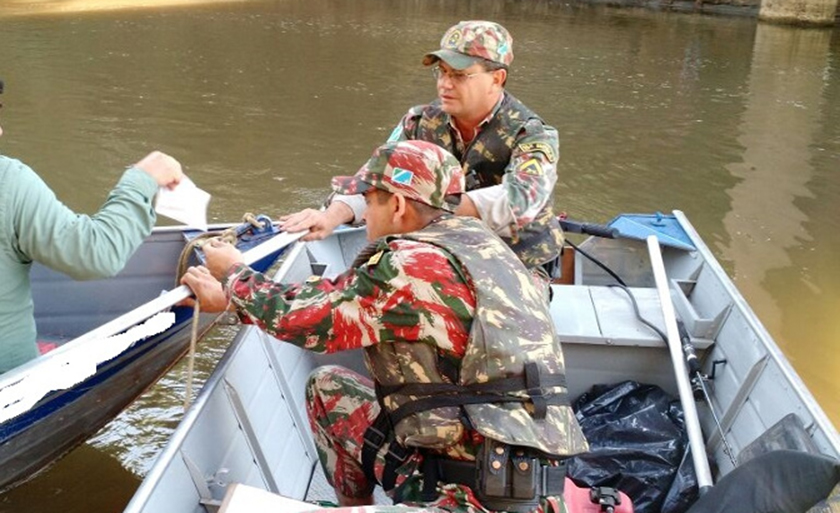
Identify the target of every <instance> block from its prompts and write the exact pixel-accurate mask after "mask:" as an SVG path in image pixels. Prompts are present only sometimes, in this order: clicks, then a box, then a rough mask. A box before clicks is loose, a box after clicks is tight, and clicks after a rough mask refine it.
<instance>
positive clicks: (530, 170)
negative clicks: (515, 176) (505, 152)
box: [520, 159, 543, 176]
mask: <svg viewBox="0 0 840 513" xmlns="http://www.w3.org/2000/svg"><path fill="white" fill-rule="evenodd" d="M520 169H521V170H522V172H523V173H527V174H529V175H533V176H540V175H542V174H543V169H542V166H541V165H540V161H539V160H537V159H531V160H529V161H528V162H525V163H524V164H522V167H521V168H520Z"/></svg>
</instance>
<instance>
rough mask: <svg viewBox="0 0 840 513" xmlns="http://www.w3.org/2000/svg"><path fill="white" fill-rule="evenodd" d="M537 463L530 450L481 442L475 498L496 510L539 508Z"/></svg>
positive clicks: (524, 510) (538, 470)
mask: <svg viewBox="0 0 840 513" xmlns="http://www.w3.org/2000/svg"><path fill="white" fill-rule="evenodd" d="M539 472H540V462H539V460H538V459H537V458H535V457H533V456H532V455H531V453H530V451H529V450H528V449H526V448H522V447H513V446H509V445H507V444H504V443H501V442H496V441H494V440H489V439H487V440H485V441H484V444H483V445H482V447H481V451H480V452H479V454H478V476H477V481H478V482H477V483H476V487H475V490H476V492H477V493H476V495H477V497H478V500H479V501H480V502H481V504H482V505H483V506H484V507H485V508H488V509H491V510H496V511H512V512H519V511H521V512H527V511H533V510H534V509H536V508H537V506H538V505H539V500H540V497H539V493H540V491H539V484H538V483H539V475H540V473H539Z"/></svg>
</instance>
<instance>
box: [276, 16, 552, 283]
mask: <svg viewBox="0 0 840 513" xmlns="http://www.w3.org/2000/svg"><path fill="white" fill-rule="evenodd" d="M512 61H513V38H512V37H511V35H510V33H509V32H508V31H507V30H506V29H505V28H504V27H502V26H501V25H499V24H497V23H494V22H490V21H462V22H460V23H458V24H457V25H455V26H453V27H451V28H450V29H449V30H447V31H446V33H445V34H444V35H443V39H441V43H440V49H439V50H436V51H434V52H430V53H428V54H426V55H425V57H424V58H423V64H424V65H425V66H430V67H431V69H432V73H433V75H434V77H435V79H436V82H437V93H438V98H437V99H436V100H435V101H433V102H432V103H430V104H428V105H419V106H416V107H412V108H411V109H410V110H409V111H408V113H407V114H406V115H405V116H404V117H403V119H402V120H401V121H400V124H399V125H397V127H396V128H395V129H394V131H393V133H392V134H391V136H390V138H389V139H388V140H389V142H392V141H401V140H423V141H429V142H433V143H435V144H437V145H439V146H441V147H443V148H445V149H446V150H448V151H449V152H450V153H452V154H453V155H455V157H456V158H457V159H458V160H459V161H460V163H461V165H462V166H464V167H465V174H466V176H467V191H468V192H467V193H466V194H464V195H463V196H462V199H461V204H460V205H459V206H458V208H457V210H456V212H455V213H456V214H457V215H465V216H472V217H477V218H479V219H481V220H482V221H483V222H484V224H485V225H487V226H488V227H489V228H490V229H491V230H493V231H494V232H495V233H496V234H498V235H499V236H500V237H502V239H503V240H504V241H505V242H506V243H507V244H508V245H509V246H510V247H511V249H513V251H514V252H515V253H516V254H517V256H518V257H519V258H520V259H521V260H522V261H523V262H524V263H525V265H526V266H527V267H529V268H530V269H531V270H532V271H537V272H539V273H541V274H545V272H548V274H549V275H550V274H551V273H552V271H553V268H554V266H555V265H556V263H557V258H558V257H559V255H560V250H561V248H562V247H563V233H562V230H561V228H560V225H559V223H558V221H557V219H556V217H555V215H554V213H553V211H552V208H551V199H552V191H553V190H554V185H555V183H556V182H557V165H556V163H557V157H558V138H557V130H555V129H554V128H552V127H551V126H548V125H547V124H545V122H544V121H543V120H542V119H541V118H540V117H539V116H537V114H535V113H534V112H533V111H531V110H530V109H529V108H528V107H526V106H525V105H523V104H522V103H521V102H520V101H519V100H517V99H516V98H514V97H513V95H511V94H510V93H508V92H507V91H506V90H505V84H506V82H507V77H508V68H509V66H510V64H511V62H512ZM363 211H364V200H363V198H362V197H361V196H341V195H339V196H335V197H333V198H332V201H331V203H330V205H329V206H328V208H327V209H326V210H323V211H320V210H314V209H306V210H303V211H300V212H297V213H294V214H291V215H287V216H284V217H282V218H281V222H283V225H284V228H285V229H286V230H288V231H292V232H294V231H301V230H309V231H310V232H311V233H309V234H307V235H306V236H305V237H304V240H315V239H321V238H323V237H326V236H327V235H329V234H330V233H331V232H332V231H333V229H335V227H337V226H338V225H340V224H342V223H350V222H354V221H355V222H361V219H362V212H363Z"/></svg>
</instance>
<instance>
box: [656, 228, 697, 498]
mask: <svg viewBox="0 0 840 513" xmlns="http://www.w3.org/2000/svg"><path fill="white" fill-rule="evenodd" d="M647 245H648V251H649V252H650V263H651V267H653V278H654V280H655V281H656V290H657V291H658V292H659V302H660V303H661V304H662V315H663V317H664V318H665V328H666V333H667V335H668V337H667V338H668V349H669V351H670V353H671V363H673V364H674V373H675V376H676V379H677V390H678V391H679V394H680V404H682V407H683V411H684V413H685V429H686V431H688V443H689V446H690V447H691V459H692V461H693V463H694V472H695V473H696V474H697V485H698V487H699V488H700V494H701V495H702V494H703V493H705V492H706V491H708V489H709V488H711V487H712V484H713V483H712V473H711V471H710V470H709V460H707V459H706V445H705V443H704V442H703V431H702V430H701V429H700V421H699V419H698V418H697V405H696V404H694V395H693V394H692V392H691V383H689V381H688V371H687V369H686V367H685V361H684V360H683V355H682V346H681V345H680V335H679V330H678V329H677V317H676V314H675V313H674V304H673V303H672V302H671V293H670V291H669V290H668V277H667V276H666V274H665V263H664V262H663V260H662V251H661V250H660V248H659V239H657V238H656V235H651V236H649V237H648V238H647Z"/></svg>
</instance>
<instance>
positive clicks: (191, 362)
mask: <svg viewBox="0 0 840 513" xmlns="http://www.w3.org/2000/svg"><path fill="white" fill-rule="evenodd" d="M200 312H201V306H200V305H199V303H198V298H196V299H195V305H194V306H193V318H192V331H191V335H190V352H189V356H188V357H187V391H186V392H185V393H184V412H186V411H187V410H189V409H190V402H191V401H192V389H193V381H194V369H195V346H196V344H197V343H198V314H199V313H200Z"/></svg>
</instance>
